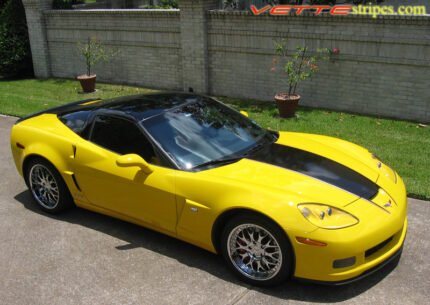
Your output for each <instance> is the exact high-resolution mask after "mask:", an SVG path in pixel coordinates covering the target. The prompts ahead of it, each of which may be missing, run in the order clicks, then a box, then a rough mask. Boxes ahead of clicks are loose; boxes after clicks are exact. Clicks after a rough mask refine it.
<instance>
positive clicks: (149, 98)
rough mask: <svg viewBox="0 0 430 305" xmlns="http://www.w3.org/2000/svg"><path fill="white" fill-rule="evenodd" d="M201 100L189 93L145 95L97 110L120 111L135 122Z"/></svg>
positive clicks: (114, 100) (121, 100)
mask: <svg viewBox="0 0 430 305" xmlns="http://www.w3.org/2000/svg"><path fill="white" fill-rule="evenodd" d="M201 98H202V97H201V96H199V95H196V94H189V93H158V94H145V95H136V96H128V97H123V98H117V99H113V100H111V101H110V102H107V103H104V104H103V105H100V106H98V107H97V109H106V110H114V111H120V112H122V113H125V114H127V115H129V116H132V117H134V118H135V119H136V120H137V121H142V120H145V119H147V118H149V117H153V116H155V115H158V114H160V113H162V112H165V111H167V110H170V109H172V108H175V107H178V106H181V105H183V104H185V103H189V102H193V101H197V100H201Z"/></svg>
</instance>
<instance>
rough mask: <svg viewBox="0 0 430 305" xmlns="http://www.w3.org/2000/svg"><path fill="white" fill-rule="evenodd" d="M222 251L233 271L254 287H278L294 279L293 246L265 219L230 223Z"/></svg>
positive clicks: (240, 218)
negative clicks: (292, 274) (292, 277)
mask: <svg viewBox="0 0 430 305" xmlns="http://www.w3.org/2000/svg"><path fill="white" fill-rule="evenodd" d="M221 250H222V254H223V256H224V258H225V260H226V261H227V264H228V265H229V266H230V268H231V269H232V270H233V271H234V272H235V273H236V274H237V275H238V276H239V277H240V278H241V279H242V280H243V281H245V282H248V283H250V284H252V285H256V286H272V285H276V284H279V283H281V282H283V281H285V280H286V279H287V278H288V277H289V276H290V275H291V272H292V263H293V254H292V249H291V245H290V242H289V240H288V238H287V236H286V234H285V233H284V232H283V231H282V230H281V229H280V228H279V227H278V226H277V225H275V224H274V223H272V222H271V221H269V220H267V219H265V218H264V217H261V216H257V215H241V216H238V217H235V218H233V219H232V220H230V221H229V222H228V223H227V225H226V226H225V228H224V230H223V233H222V237H221Z"/></svg>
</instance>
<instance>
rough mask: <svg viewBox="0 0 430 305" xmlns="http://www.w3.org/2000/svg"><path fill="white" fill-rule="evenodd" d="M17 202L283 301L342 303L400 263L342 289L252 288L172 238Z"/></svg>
mask: <svg viewBox="0 0 430 305" xmlns="http://www.w3.org/2000/svg"><path fill="white" fill-rule="evenodd" d="M15 200H16V201H18V202H20V203H21V204H22V205H23V206H24V207H25V208H26V209H28V210H30V211H32V212H34V213H37V214H39V215H41V216H43V217H49V218H51V219H55V220H57V221H66V222H69V223H73V224H78V225H81V226H84V227H87V228H89V229H92V230H97V231H99V232H101V233H104V234H108V235H111V236H113V237H115V238H117V239H119V240H122V241H124V244H123V245H121V246H117V247H115V250H117V251H127V250H130V249H135V248H139V247H143V248H145V249H148V250H150V251H155V252H157V253H159V254H161V255H164V256H168V257H170V258H173V259H175V260H177V261H178V262H180V263H181V264H185V265H187V266H189V267H193V268H198V269H200V270H204V271H206V272H208V273H210V274H211V275H213V276H216V277H218V278H220V279H222V280H224V281H229V282H231V283H234V284H236V285H240V286H243V287H246V288H247V289H249V290H253V291H257V292H259V293H263V294H266V295H270V296H273V297H276V298H279V299H282V300H298V301H303V302H311V303H312V302H319V303H334V302H342V301H345V300H348V299H351V298H353V297H355V296H357V295H360V294H361V293H363V292H365V291H367V290H368V289H370V288H372V287H373V286H375V285H376V284H378V283H379V282H380V281H381V280H383V279H384V278H385V277H386V276H387V275H388V274H389V273H390V272H391V271H392V270H393V269H394V268H395V267H396V265H397V264H398V260H396V261H393V262H392V263H390V264H387V265H386V266H385V267H384V268H382V269H381V270H380V271H379V272H377V273H374V274H371V275H369V276H368V277H366V278H364V279H362V280H360V281H358V282H355V283H352V284H348V285H343V286H325V285H319V284H311V283H301V282H299V281H296V280H290V281H288V282H286V283H285V284H282V285H279V286H276V287H271V288H259V287H252V286H249V285H247V284H245V283H243V282H241V281H239V280H238V279H237V278H236V277H235V276H234V275H233V274H232V273H231V272H230V271H229V269H228V268H227V266H226V264H225V263H224V261H223V259H222V258H221V256H218V255H215V254H212V253H210V252H208V251H205V250H203V249H200V248H198V247H195V246H193V245H190V244H187V243H185V242H182V241H180V240H177V239H174V238H172V237H169V236H166V235H163V234H161V233H158V232H155V231H152V230H149V229H146V228H143V227H140V226H137V225H134V224H130V223H127V222H124V221H121V220H118V219H115V218H112V217H109V216H104V215H101V214H97V213H94V212H91V211H88V210H84V209H80V208H75V209H71V210H69V211H67V212H65V213H62V214H61V215H51V214H47V213H45V212H43V211H42V210H40V209H39V208H38V207H37V206H36V204H35V203H34V202H33V199H32V198H31V194H30V192H29V191H28V190H27V191H23V192H21V193H20V194H18V195H16V196H15Z"/></svg>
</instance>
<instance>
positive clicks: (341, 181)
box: [247, 143, 379, 199]
mask: <svg viewBox="0 0 430 305" xmlns="http://www.w3.org/2000/svg"><path fill="white" fill-rule="evenodd" d="M247 158H248V159H251V160H255V161H259V162H264V163H268V164H271V165H275V166H279V167H283V168H286V169H289V170H292V171H295V172H299V173H302V174H304V175H307V176H311V177H313V178H316V179H319V180H322V181H324V182H327V183H330V184H332V185H335V186H337V187H339V188H341V189H344V190H346V191H348V192H350V193H353V194H355V195H357V196H360V197H362V198H366V199H371V198H373V197H375V195H376V194H377V192H378V189H379V187H378V186H377V185H376V184H375V183H373V182H372V181H370V180H369V179H367V178H366V177H364V176H363V175H361V174H359V173H357V172H355V171H354V170H352V169H350V168H348V167H346V166H344V165H342V164H339V163H337V162H335V161H333V160H330V159H327V158H325V157H322V156H319V155H316V154H314V153H311V152H308V151H305V150H300V149H297V148H293V147H289V146H284V145H280V144H276V143H273V144H271V145H267V146H265V147H264V148H262V149H261V150H259V151H257V152H256V153H254V154H253V155H251V156H248V157H247Z"/></svg>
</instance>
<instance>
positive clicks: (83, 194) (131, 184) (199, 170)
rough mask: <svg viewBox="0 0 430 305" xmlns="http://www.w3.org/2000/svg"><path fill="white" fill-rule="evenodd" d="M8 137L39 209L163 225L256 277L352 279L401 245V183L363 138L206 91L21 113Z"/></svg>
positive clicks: (268, 281)
mask: <svg viewBox="0 0 430 305" xmlns="http://www.w3.org/2000/svg"><path fill="white" fill-rule="evenodd" d="M11 147H12V153H13V157H14V160H15V163H16V167H17V169H18V171H19V173H20V174H21V175H22V176H23V177H24V179H25V182H26V184H27V185H28V187H29V189H30V191H31V194H32V196H33V197H34V200H35V201H36V203H37V204H38V205H39V206H40V208H41V209H43V210H44V211H46V212H49V213H57V212H60V211H62V210H64V209H66V208H69V207H72V206H74V205H76V206H78V207H82V208H85V209H89V210H93V211H96V212H99V213H103V214H106V215H109V216H113V217H117V218H120V219H123V220H125V221H129V222H132V223H135V224H139V225H142V226H145V227H148V228H151V229H154V230H157V231H160V232H163V233H165V234H168V235H170V236H173V237H176V238H179V239H181V240H184V241H187V242H189V243H192V244H194V245H197V246H199V247H201V248H204V249H206V250H209V251H211V252H215V253H220V254H222V255H223V256H224V258H225V260H226V262H227V264H228V265H229V266H230V267H231V269H232V271H233V272H235V273H236V274H237V275H238V276H239V277H240V278H242V279H243V280H244V281H246V282H248V283H251V284H253V285H261V286H268V285H274V284H278V283H280V282H282V281H284V280H286V279H287V278H289V277H295V278H301V279H306V280H312V281H317V282H323V283H331V284H340V283H348V282H351V281H353V280H357V279H360V278H362V277H364V276H365V275H367V274H369V273H371V272H374V271H375V270H378V269H379V268H380V267H381V266H383V265H385V264H386V263H387V262H390V261H392V260H393V259H395V258H397V257H399V255H400V254H401V250H402V245H403V242H404V240H405V236H406V227H407V218H406V216H407V200H406V191H405V185H404V184H403V181H402V179H401V178H400V177H399V176H398V175H397V173H396V172H395V171H393V170H392V169H391V168H390V167H388V166H387V165H385V164H384V163H383V162H381V161H380V160H379V159H378V158H377V157H376V156H375V155H373V154H371V153H370V152H369V151H368V150H366V149H364V148H362V147H359V146H357V145H355V144H352V143H349V142H346V141H343V140H339V139H335V138H331V137H327V136H321V135H312V134H305V133H295V132H279V133H278V132H273V131H269V130H265V129H263V128H261V127H260V126H258V125H257V124H256V123H255V122H254V121H252V120H250V119H248V118H247V114H246V113H239V112H236V111H235V110H233V109H231V108H229V107H228V106H226V105H224V104H222V103H221V102H219V101H217V100H215V99H212V98H209V97H205V96H201V95H196V94H186V93H158V94H150V95H139V96H129V97H122V98H117V99H113V100H86V101H81V102H76V103H72V104H67V105H64V106H60V107H57V108H53V109H50V110H47V111H44V112H40V113H36V114H33V115H30V116H28V117H25V118H22V119H20V120H18V121H17V122H16V124H15V125H14V126H13V129H12V134H11Z"/></svg>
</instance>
